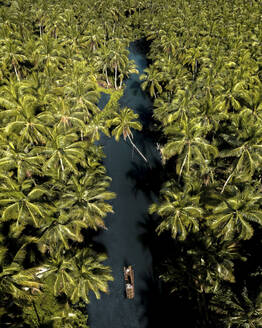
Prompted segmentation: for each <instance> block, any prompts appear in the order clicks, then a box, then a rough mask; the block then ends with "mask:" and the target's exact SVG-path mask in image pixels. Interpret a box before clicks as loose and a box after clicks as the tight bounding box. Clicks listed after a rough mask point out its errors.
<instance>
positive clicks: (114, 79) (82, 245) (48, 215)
mask: <svg viewBox="0 0 262 328" xmlns="http://www.w3.org/2000/svg"><path fill="white" fill-rule="evenodd" d="M120 4H121V2H118V1H115V2H112V1H100V2H98V1H88V3H86V2H85V1H82V0H77V1H72V2H68V1H45V2H42V1H30V0H26V1H20V0H18V1H2V2H1V4H0V131H1V133H0V154H1V158H0V204H1V210H0V211H1V221H0V289H1V299H0V323H1V325H3V326H10V325H12V327H19V326H21V327H26V326H32V327H38V326H41V325H52V326H54V327H80V326H81V325H80V321H81V324H82V326H83V327H86V318H87V316H86V315H83V313H82V312H86V310H85V307H83V304H86V303H88V302H89V292H90V291H92V292H94V293H95V295H96V297H97V298H99V297H100V292H107V291H108V281H110V280H112V276H111V270H110V268H109V267H108V266H106V265H104V264H103V262H104V260H105V259H106V256H105V255H104V254H101V253H98V252H96V251H95V248H94V247H93V246H92V242H91V239H90V238H89V235H90V231H93V230H98V229H101V228H102V229H105V228H106V226H105V222H104V218H105V217H106V215H107V214H108V213H110V212H113V209H112V206H111V205H110V203H109V202H108V201H109V200H110V199H112V198H113V197H115V195H114V193H112V192H110V191H109V190H108V188H109V185H110V178H109V177H107V176H106V170H105V167H104V166H103V164H102V160H103V150H102V147H101V146H98V145H97V144H96V143H95V141H97V140H99V139H100V134H101V132H103V133H104V134H106V135H108V136H110V128H112V130H113V135H115V136H116V139H119V137H120V135H121V134H123V135H124V137H129V138H132V132H131V130H130V127H131V128H137V129H141V126H140V125H139V123H135V122H134V121H133V120H135V119H136V115H135V114H134V113H133V112H132V111H131V110H129V109H126V110H125V111H124V113H126V114H127V115H122V114H121V112H119V108H118V105H117V100H118V99H119V97H120V96H121V94H122V91H121V90H120V91H119V90H118V91H114V90H115V89H121V88H122V84H123V80H124V78H126V77H127V76H128V75H129V74H130V73H132V72H135V71H136V70H135V68H134V63H133V62H132V61H130V60H129V59H128V50H127V46H128V43H129V41H130V38H132V37H131V35H130V33H129V32H130V20H129V19H128V17H126V16H125V11H127V12H128V8H129V7H130V6H131V4H125V5H121V6H120ZM130 8H131V7H130ZM130 10H131V9H130ZM101 86H102V87H103V88H106V89H108V90H109V91H107V92H110V94H111V98H112V99H110V102H109V104H108V105H107V106H106V108H105V109H104V110H103V111H101V110H100V109H99V108H98V107H97V103H98V100H99V97H100V91H101V90H105V91H106V89H103V88H101ZM110 90H111V91H110ZM133 125H135V126H133ZM81 309H82V310H81Z"/></svg>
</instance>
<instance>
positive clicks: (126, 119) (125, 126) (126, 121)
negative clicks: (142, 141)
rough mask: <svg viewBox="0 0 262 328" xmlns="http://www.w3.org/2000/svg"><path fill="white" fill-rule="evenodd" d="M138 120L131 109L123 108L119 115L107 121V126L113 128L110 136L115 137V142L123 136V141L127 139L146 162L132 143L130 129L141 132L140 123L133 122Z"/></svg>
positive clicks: (116, 114)
mask: <svg viewBox="0 0 262 328" xmlns="http://www.w3.org/2000/svg"><path fill="white" fill-rule="evenodd" d="M137 118H138V114H135V113H134V112H133V111H132V110H131V109H129V108H128V107H125V108H123V109H121V110H120V112H119V113H115V117H114V118H112V119H111V120H108V121H107V124H108V126H115V127H114V128H113V130H112V135H113V136H115V139H116V141H119V139H120V137H121V135H123V137H124V140H126V138H128V140H129V141H130V143H131V145H132V146H133V147H134V148H135V149H136V151H137V152H138V153H139V155H140V156H141V157H142V158H143V159H144V161H146V162H147V159H146V158H145V156H144V155H143V154H142V153H141V151H140V150H139V149H138V148H137V146H136V145H135V144H134V142H133V141H132V139H133V134H132V131H131V128H132V129H135V130H139V131H141V130H142V125H141V123H140V122H138V121H135V120H136V119H137Z"/></svg>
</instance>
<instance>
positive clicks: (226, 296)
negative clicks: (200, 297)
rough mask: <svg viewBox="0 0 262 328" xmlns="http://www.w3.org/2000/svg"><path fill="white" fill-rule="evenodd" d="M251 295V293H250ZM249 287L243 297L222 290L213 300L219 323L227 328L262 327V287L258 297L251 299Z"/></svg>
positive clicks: (212, 306)
mask: <svg viewBox="0 0 262 328" xmlns="http://www.w3.org/2000/svg"><path fill="white" fill-rule="evenodd" d="M250 294H251V293H250ZM250 294H249V291H248V289H247V287H244V288H243V290H242V293H241V295H239V296H238V295H236V294H235V293H233V292H232V291H231V290H230V289H227V290H221V291H220V292H219V293H218V294H217V295H215V296H214V297H213V299H212V300H211V309H212V310H213V311H214V312H216V313H218V314H219V321H221V322H222V323H223V324H224V327H227V328H256V327H262V319H261V318H262V292H261V287H260V288H259V289H258V292H257V293H256V297H251V296H250Z"/></svg>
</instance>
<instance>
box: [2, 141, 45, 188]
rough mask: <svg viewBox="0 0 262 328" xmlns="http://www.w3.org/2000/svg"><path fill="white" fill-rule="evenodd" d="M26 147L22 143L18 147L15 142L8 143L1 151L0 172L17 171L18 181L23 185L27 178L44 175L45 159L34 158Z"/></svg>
mask: <svg viewBox="0 0 262 328" xmlns="http://www.w3.org/2000/svg"><path fill="white" fill-rule="evenodd" d="M23 148H24V145H21V144H20V143H19V144H18V145H16V144H15V143H14V142H9V143H8V142H6V144H5V145H4V146H3V148H2V149H1V151H0V154H1V159H0V171H1V172H2V173H4V172H7V171H9V170H16V171H17V176H16V177H17V181H18V183H19V184H20V183H22V182H23V180H24V179H25V178H26V177H27V178H29V177H32V175H35V174H37V175H38V176H40V175H41V174H42V171H41V166H42V164H43V158H42V157H41V156H32V155H31V154H30V153H29V152H28V149H26V148H25V149H23Z"/></svg>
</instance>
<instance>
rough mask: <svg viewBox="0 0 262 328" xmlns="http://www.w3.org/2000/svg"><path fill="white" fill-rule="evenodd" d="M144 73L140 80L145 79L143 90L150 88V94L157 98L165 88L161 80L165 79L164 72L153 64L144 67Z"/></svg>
mask: <svg viewBox="0 0 262 328" xmlns="http://www.w3.org/2000/svg"><path fill="white" fill-rule="evenodd" d="M144 72H145V73H144V74H141V75H140V77H139V78H140V80H144V81H143V82H142V84H141V88H142V89H143V90H146V89H149V94H150V96H151V97H152V98H153V97H154V98H156V96H157V94H161V93H162V91H163V89H162V86H161V81H162V80H163V74H162V73H161V72H159V71H158V70H156V69H155V67H154V66H153V65H151V66H149V68H146V69H144Z"/></svg>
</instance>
